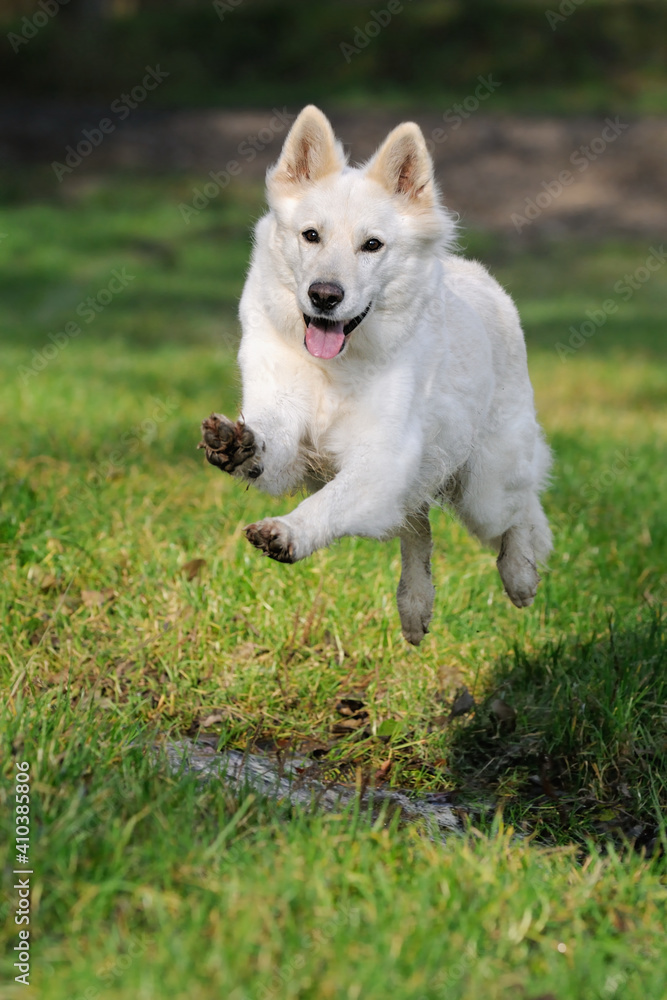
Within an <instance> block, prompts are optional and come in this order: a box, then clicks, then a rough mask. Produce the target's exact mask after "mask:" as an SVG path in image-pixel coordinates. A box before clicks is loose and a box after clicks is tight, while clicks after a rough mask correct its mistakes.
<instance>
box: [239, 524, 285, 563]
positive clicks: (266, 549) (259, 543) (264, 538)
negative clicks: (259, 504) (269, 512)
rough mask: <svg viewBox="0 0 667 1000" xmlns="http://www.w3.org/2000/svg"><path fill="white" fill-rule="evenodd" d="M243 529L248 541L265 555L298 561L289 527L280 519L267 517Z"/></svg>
mask: <svg viewBox="0 0 667 1000" xmlns="http://www.w3.org/2000/svg"><path fill="white" fill-rule="evenodd" d="M243 530H244V532H245V536H246V538H247V539H248V541H249V542H250V543H251V544H252V545H254V546H255V548H257V549H259V550H260V551H261V552H263V553H264V555H265V556H269V558H270V559H275V560H276V561H277V562H282V563H293V562H296V559H295V557H294V546H293V544H292V541H291V538H290V532H289V528H288V527H287V526H286V525H284V524H281V523H280V521H273V520H271V519H270V518H267V519H266V520H264V521H258V522H257V524H249V525H248V526H247V527H246V528H244V529H243Z"/></svg>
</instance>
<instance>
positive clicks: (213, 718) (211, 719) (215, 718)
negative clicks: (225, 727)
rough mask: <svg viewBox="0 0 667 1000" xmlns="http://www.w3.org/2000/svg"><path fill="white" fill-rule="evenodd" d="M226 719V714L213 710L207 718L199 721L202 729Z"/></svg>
mask: <svg viewBox="0 0 667 1000" xmlns="http://www.w3.org/2000/svg"><path fill="white" fill-rule="evenodd" d="M223 721H224V716H222V715H220V713H219V712H213V713H212V714H211V715H207V716H206V718H205V719H201V721H200V722H199V728H200V729H208V728H209V727H210V726H215V725H217V724H218V723H219V722H223Z"/></svg>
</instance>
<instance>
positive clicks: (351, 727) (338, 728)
mask: <svg viewBox="0 0 667 1000" xmlns="http://www.w3.org/2000/svg"><path fill="white" fill-rule="evenodd" d="M367 721H368V720H367V719H366V718H365V717H363V718H358V719H342V720H341V722H335V723H334V725H333V726H332V727H331V732H332V733H338V734H339V735H343V734H344V733H352V732H355V730H357V729H361V727H362V726H365V725H366V722H367Z"/></svg>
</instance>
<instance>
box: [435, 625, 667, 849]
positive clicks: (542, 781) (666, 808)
mask: <svg viewBox="0 0 667 1000" xmlns="http://www.w3.org/2000/svg"><path fill="white" fill-rule="evenodd" d="M665 631H666V630H665V618H664V615H663V614H662V612H660V611H658V610H656V609H650V610H649V611H648V612H646V613H644V614H641V613H637V620H635V621H627V622H624V623H623V624H617V623H614V622H613V621H610V622H609V625H608V631H607V634H606V635H605V636H602V637H596V638H592V639H590V640H584V639H580V640H577V641H576V642H574V643H566V642H562V643H558V644H553V643H548V644H546V645H545V646H544V647H543V648H542V649H541V650H540V651H539V652H537V653H536V654H529V653H527V652H526V651H525V650H523V649H520V648H515V649H514V652H513V654H512V655H511V656H508V657H507V658H505V659H503V660H501V661H500V663H499V664H498V666H497V669H496V671H495V675H494V680H495V684H494V687H493V691H492V692H491V693H489V695H488V696H487V697H486V698H485V700H484V701H483V702H481V703H480V704H478V705H477V706H476V708H475V713H474V715H473V716H472V717H471V718H470V719H469V721H465V722H463V723H460V724H459V725H458V728H457V731H456V733H455V734H454V736H453V739H451V742H450V753H451V763H452V770H453V772H454V774H455V777H456V783H457V784H458V785H459V787H461V786H463V787H465V788H466V789H467V790H468V791H469V792H475V793H478V794H483V795H484V796H485V797H486V796H488V795H491V796H492V797H493V798H494V799H496V801H497V802H498V806H499V807H500V808H502V810H503V813H504V815H505V819H506V821H507V822H510V823H512V824H513V825H514V826H515V827H516V828H517V829H519V830H523V831H525V832H530V833H535V834H537V836H538V837H539V838H544V839H548V840H553V839H556V840H559V841H560V840H563V838H568V839H574V840H583V839H586V838H594V839H600V838H602V839H605V838H606V837H611V838H613V839H616V838H621V839H623V840H626V841H629V842H630V843H633V844H634V845H635V847H637V848H644V849H645V850H646V851H647V852H648V853H653V852H654V851H656V850H657V849H658V847H659V844H660V841H661V839H662V842H663V846H664V819H663V817H664V815H665V813H667V731H666V728H665V721H666V720H665V712H664V706H665V701H666V698H667V636H666V634H665ZM661 830H662V838H661Z"/></svg>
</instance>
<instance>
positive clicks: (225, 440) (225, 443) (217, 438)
mask: <svg viewBox="0 0 667 1000" xmlns="http://www.w3.org/2000/svg"><path fill="white" fill-rule="evenodd" d="M201 431H202V440H201V441H200V442H199V444H198V445H197V447H198V448H203V449H204V451H205V452H206V460H207V461H208V462H210V464H211V465H215V466H216V468H218V469H222V471H223V472H234V471H235V470H236V469H238V468H239V466H241V465H243V463H244V462H247V461H248V460H249V459H252V458H254V456H255V454H256V452H257V445H256V442H255V435H254V434H253V432H252V431H251V430H250V428H249V427H247V426H246V425H245V424H244V423H243V421H242V420H237V421H236V423H234V422H233V421H231V420H228V419H227V417H225V416H223V415H222V414H220V413H212V414H211V416H210V417H207V418H206V420H204V421H202V425H201ZM262 471H263V469H262V465H261V463H260V462H254V463H252V464H250V465H249V467H248V468H247V469H246V470H245V475H247V477H248V478H249V479H256V478H257V477H258V476H260V475H261V474H262Z"/></svg>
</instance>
